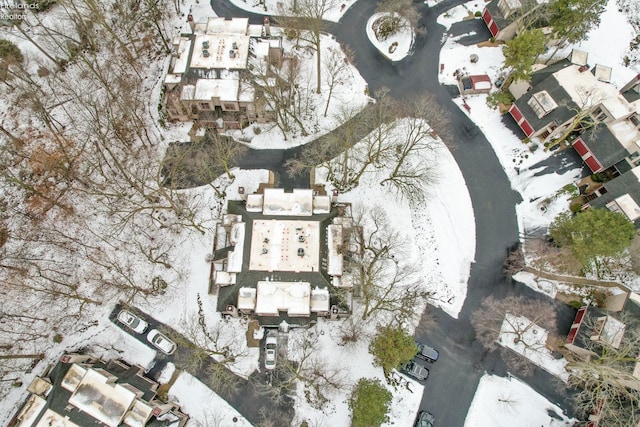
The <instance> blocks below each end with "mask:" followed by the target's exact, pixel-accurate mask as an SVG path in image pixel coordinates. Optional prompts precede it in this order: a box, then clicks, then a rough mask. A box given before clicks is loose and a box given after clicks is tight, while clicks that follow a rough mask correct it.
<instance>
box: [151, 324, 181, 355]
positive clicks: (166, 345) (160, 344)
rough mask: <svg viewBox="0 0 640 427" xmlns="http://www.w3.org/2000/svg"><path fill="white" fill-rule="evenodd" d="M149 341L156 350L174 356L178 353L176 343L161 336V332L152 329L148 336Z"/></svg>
mask: <svg viewBox="0 0 640 427" xmlns="http://www.w3.org/2000/svg"><path fill="white" fill-rule="evenodd" d="M147 341H149V342H150V343H151V344H153V346H154V347H155V348H157V349H158V350H160V351H161V352H163V353H164V354H173V353H174V352H175V351H176V343H174V342H173V341H171V340H170V339H169V338H167V337H166V336H165V335H163V334H161V333H160V331H159V330H157V329H152V330H151V331H150V332H149V334H148V335H147Z"/></svg>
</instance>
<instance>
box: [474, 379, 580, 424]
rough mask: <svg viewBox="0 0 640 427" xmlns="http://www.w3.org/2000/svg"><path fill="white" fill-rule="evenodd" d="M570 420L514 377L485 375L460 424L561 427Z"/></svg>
mask: <svg viewBox="0 0 640 427" xmlns="http://www.w3.org/2000/svg"><path fill="white" fill-rule="evenodd" d="M574 423H575V420H574V419H569V418H567V417H566V416H565V415H564V414H563V412H562V409H560V408H559V407H558V406H557V405H554V404H553V403H551V402H549V401H548V400H547V399H545V398H544V397H543V396H541V395H539V394H538V393H536V391H535V390H533V389H532V388H531V387H529V386H528V385H526V384H525V383H523V382H522V381H520V380H518V379H517V378H515V377H509V378H502V377H498V376H494V375H488V374H485V375H484V376H483V377H482V378H481V379H480V384H478V389H477V390H476V394H475V396H474V398H473V402H471V407H470V408H469V412H468V413H467V418H466V420H465V423H464V427H489V426H491V427H540V426H542V427H561V426H571V425H573V424H574Z"/></svg>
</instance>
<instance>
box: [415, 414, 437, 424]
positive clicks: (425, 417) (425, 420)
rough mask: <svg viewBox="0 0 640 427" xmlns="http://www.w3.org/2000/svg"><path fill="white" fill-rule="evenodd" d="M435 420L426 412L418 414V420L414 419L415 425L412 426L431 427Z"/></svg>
mask: <svg viewBox="0 0 640 427" xmlns="http://www.w3.org/2000/svg"><path fill="white" fill-rule="evenodd" d="M435 421H436V419H435V418H434V417H433V415H431V414H430V413H428V412H427V411H420V412H418V418H416V423H415V424H414V425H413V426H414V427H433V426H434V423H435Z"/></svg>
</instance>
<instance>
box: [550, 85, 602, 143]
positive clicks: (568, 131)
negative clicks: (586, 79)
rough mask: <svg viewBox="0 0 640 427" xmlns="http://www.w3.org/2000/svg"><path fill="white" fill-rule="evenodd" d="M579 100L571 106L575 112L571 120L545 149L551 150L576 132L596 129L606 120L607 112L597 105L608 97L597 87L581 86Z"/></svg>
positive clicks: (578, 94)
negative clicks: (598, 108) (598, 109)
mask: <svg viewBox="0 0 640 427" xmlns="http://www.w3.org/2000/svg"><path fill="white" fill-rule="evenodd" d="M577 96H578V98H579V100H578V101H579V102H577V105H576V106H575V107H569V109H570V110H571V111H573V113H574V114H575V115H574V116H573V118H572V119H571V122H569V123H567V124H566V125H564V126H563V127H561V128H559V129H558V130H557V132H556V134H559V136H558V137H557V138H553V139H552V142H551V144H549V146H547V147H546V148H545V149H547V150H550V149H551V148H552V147H554V146H556V145H558V144H561V143H563V142H564V141H565V140H566V139H567V138H569V137H570V136H571V135H572V134H574V133H575V132H584V131H587V130H590V131H592V132H593V131H595V130H596V129H597V128H598V126H599V125H600V124H601V123H603V120H606V114H605V113H604V112H603V111H602V110H600V111H597V107H598V106H599V105H600V103H601V102H602V101H604V100H605V99H606V95H605V94H604V93H603V92H602V91H600V90H599V89H597V88H586V87H585V88H580V89H579V90H578V91H577Z"/></svg>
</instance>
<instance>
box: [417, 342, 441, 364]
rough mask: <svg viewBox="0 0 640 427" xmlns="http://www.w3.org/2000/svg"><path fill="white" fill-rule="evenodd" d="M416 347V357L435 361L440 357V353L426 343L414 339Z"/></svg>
mask: <svg viewBox="0 0 640 427" xmlns="http://www.w3.org/2000/svg"><path fill="white" fill-rule="evenodd" d="M415 343H416V347H418V353H417V354H416V357H417V358H419V359H422V360H426V361H427V362H431V363H433V362H435V361H436V360H438V357H440V353H439V352H438V350H436V349H434V348H431V347H429V346H428V345H426V344H422V343H421V342H418V341H416V342H415Z"/></svg>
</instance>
